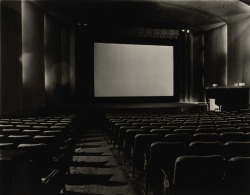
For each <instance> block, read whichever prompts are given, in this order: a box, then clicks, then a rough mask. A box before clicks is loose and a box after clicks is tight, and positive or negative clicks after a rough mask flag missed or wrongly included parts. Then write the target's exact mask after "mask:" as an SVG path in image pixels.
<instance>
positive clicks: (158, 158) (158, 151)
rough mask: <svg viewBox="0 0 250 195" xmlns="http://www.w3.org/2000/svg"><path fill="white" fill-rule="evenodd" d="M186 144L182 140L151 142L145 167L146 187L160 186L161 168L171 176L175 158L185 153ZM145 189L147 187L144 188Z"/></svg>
mask: <svg viewBox="0 0 250 195" xmlns="http://www.w3.org/2000/svg"><path fill="white" fill-rule="evenodd" d="M187 152H188V151H187V145H186V144H185V143H183V142H155V143H153V144H151V147H150V156H149V161H148V164H147V166H146V167H147V168H146V187H147V186H148V184H150V186H151V187H153V188H159V187H160V188H161V184H162V182H161V180H162V174H161V169H163V170H164V172H165V173H166V174H167V175H168V177H169V178H173V173H174V164H175V160H176V159H177V158H178V157H179V156H182V155H186V154H187ZM146 190H147V189H146Z"/></svg>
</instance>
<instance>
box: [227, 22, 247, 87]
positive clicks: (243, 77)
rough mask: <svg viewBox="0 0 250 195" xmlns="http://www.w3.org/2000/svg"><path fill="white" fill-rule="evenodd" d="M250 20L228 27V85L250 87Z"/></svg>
mask: <svg viewBox="0 0 250 195" xmlns="http://www.w3.org/2000/svg"><path fill="white" fill-rule="evenodd" d="M249 75H250V18H247V19H245V20H242V21H240V22H237V23H233V24H229V25H228V85H229V86H231V85H233V84H234V83H240V82H244V83H246V85H247V86H250V76H249Z"/></svg>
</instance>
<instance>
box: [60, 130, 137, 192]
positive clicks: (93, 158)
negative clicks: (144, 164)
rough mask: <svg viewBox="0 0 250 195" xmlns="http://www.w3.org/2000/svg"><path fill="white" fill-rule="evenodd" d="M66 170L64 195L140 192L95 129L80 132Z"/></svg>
mask: <svg viewBox="0 0 250 195" xmlns="http://www.w3.org/2000/svg"><path fill="white" fill-rule="evenodd" d="M70 171H71V174H70V175H69V176H68V179H67V184H66V193H65V194H69V195H71V194H72V195H77V194H79V195H80V194H85V195H138V194H141V193H139V192H138V188H136V187H135V186H134V185H133V184H132V182H131V181H132V179H131V178H130V177H129V176H128V175H127V174H126V171H124V167H122V165H121V163H120V162H119V157H117V156H116V155H115V151H113V148H112V146H111V144H109V143H108V141H107V137H106V136H105V134H104V133H103V132H101V131H98V130H97V131H89V132H85V133H84V134H83V135H81V138H80V139H79V141H78V143H77V147H76V149H75V155H74V157H73V162H72V164H71V167H70Z"/></svg>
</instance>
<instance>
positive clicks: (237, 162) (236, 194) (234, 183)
mask: <svg viewBox="0 0 250 195" xmlns="http://www.w3.org/2000/svg"><path fill="white" fill-rule="evenodd" d="M223 194H225V195H226V194H227V195H247V194H250V157H234V158H231V159H230V160H229V161H228V163H227V166H226V172H225V177H224V183H223Z"/></svg>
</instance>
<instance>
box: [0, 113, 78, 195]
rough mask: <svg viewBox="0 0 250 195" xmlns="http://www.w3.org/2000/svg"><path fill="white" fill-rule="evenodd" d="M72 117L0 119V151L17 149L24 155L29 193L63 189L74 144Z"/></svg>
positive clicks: (42, 193)
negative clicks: (28, 180) (28, 173)
mask: <svg viewBox="0 0 250 195" xmlns="http://www.w3.org/2000/svg"><path fill="white" fill-rule="evenodd" d="M75 117H76V116H75V115H62V116H52V117H34V118H31V117H30V118H5V119H0V152H1V151H3V150H4V151H19V150H21V151H24V152H25V153H26V154H27V158H28V159H29V162H30V164H29V165H30V166H29V167H30V183H31V185H30V192H31V194H32V195H47V194H51V195H52V194H53V195H54V194H59V193H60V191H61V190H64V188H65V179H66V174H69V166H70V162H71V161H72V155H73V151H74V147H75V126H74V124H75V123H74V120H75ZM0 175H1V173H0ZM2 179H3V178H2ZM0 191H1V190H0ZM1 193H3V194H5V192H1ZM16 194H18V192H17V193H16Z"/></svg>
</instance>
